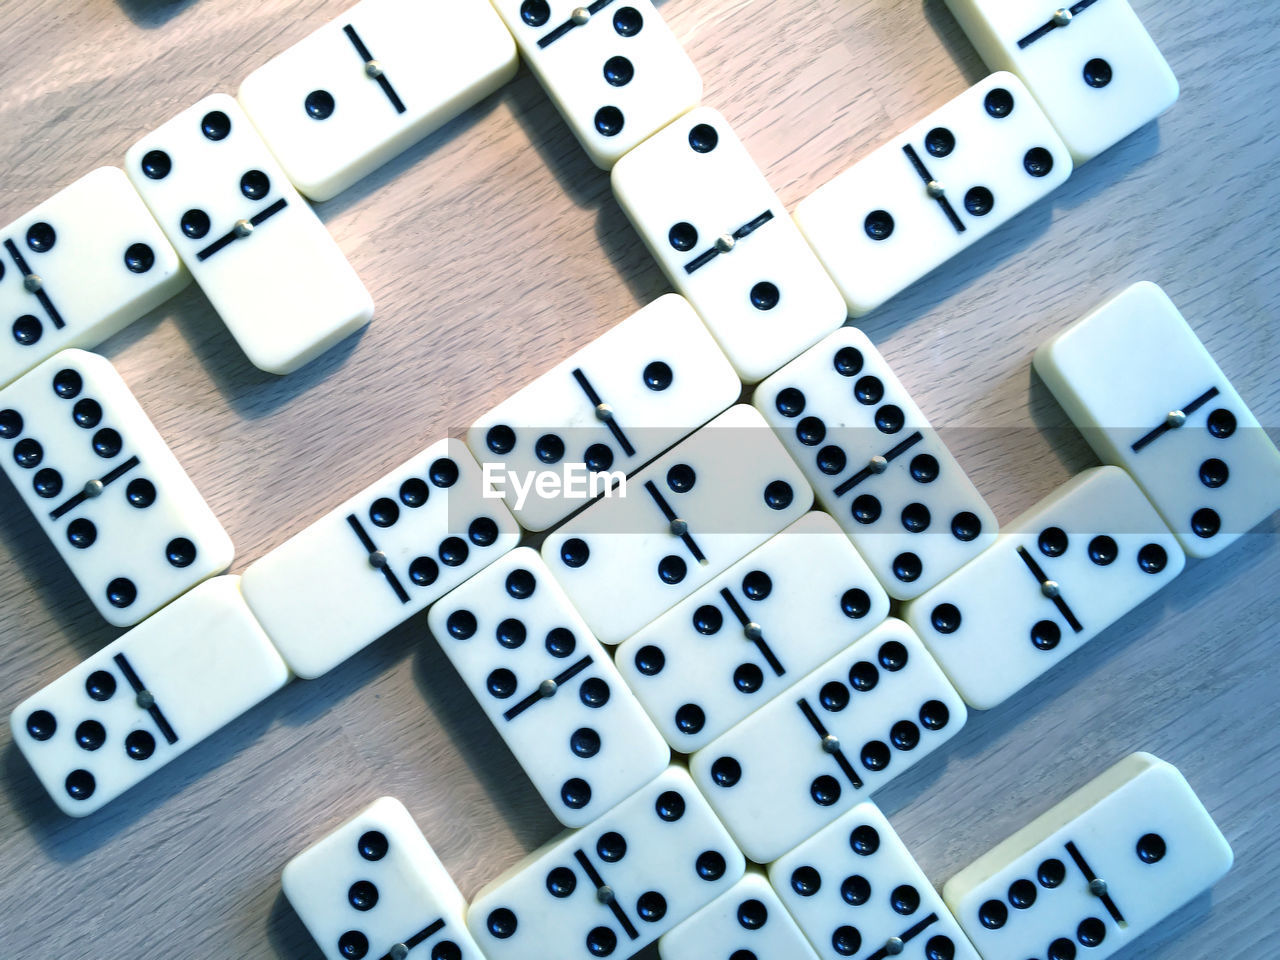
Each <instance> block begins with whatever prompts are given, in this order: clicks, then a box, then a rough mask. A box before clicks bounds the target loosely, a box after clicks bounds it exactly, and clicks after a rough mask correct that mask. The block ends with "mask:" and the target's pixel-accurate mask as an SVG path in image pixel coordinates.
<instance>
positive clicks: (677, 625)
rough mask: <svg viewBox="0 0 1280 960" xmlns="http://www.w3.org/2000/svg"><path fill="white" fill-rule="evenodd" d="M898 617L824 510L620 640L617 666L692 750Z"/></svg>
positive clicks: (665, 730) (684, 748)
mask: <svg viewBox="0 0 1280 960" xmlns="http://www.w3.org/2000/svg"><path fill="white" fill-rule="evenodd" d="M888 615H889V597H888V595H887V594H886V593H885V592H884V588H883V587H881V586H880V584H879V583H878V582H877V581H876V578H875V576H874V575H873V574H872V573H871V571H870V570H869V569H867V565H866V563H865V561H863V559H862V558H861V557H860V556H858V552H857V551H856V550H855V549H854V548H853V545H852V544H851V543H850V542H849V539H848V538H847V537H846V536H845V535H844V534H843V533H841V531H840V528H839V527H837V526H836V523H835V521H834V520H832V519H831V518H830V517H829V516H827V514H825V513H821V512H819V511H813V512H811V513H807V514H805V515H804V516H803V517H801V518H800V519H799V520H797V521H796V522H795V523H793V524H791V526H789V527H787V528H786V529H785V530H783V531H782V532H781V533H779V534H777V535H776V536H774V537H773V538H771V539H770V540H768V541H766V542H765V543H764V544H763V545H761V546H759V547H757V548H756V549H755V550H753V551H751V553H749V554H747V555H746V556H745V557H743V558H742V559H741V560H739V561H738V562H737V563H735V564H734V565H733V566H731V567H730V568H729V569H728V570H726V571H725V572H724V573H722V574H721V575H720V576H718V577H716V578H715V579H714V580H712V581H711V582H710V583H708V584H707V585H706V586H704V587H702V588H701V589H699V590H697V591H696V592H695V593H694V594H692V595H691V596H689V597H688V598H686V599H685V600H682V601H681V602H680V603H678V604H676V605H675V606H674V607H672V608H671V609H670V610H668V611H667V612H666V613H664V614H663V615H662V616H660V617H659V618H658V619H657V620H655V621H654V622H653V623H651V624H649V626H647V627H645V628H644V629H643V630H641V631H640V632H639V633H637V634H636V635H635V636H633V637H632V638H631V639H630V640H628V641H626V642H625V643H624V644H622V645H621V646H620V647H618V650H617V661H618V669H619V670H620V671H621V673H622V677H623V679H624V680H626V681H627V683H628V684H630V686H631V688H632V689H633V690H634V691H635V692H636V696H637V697H639V698H640V702H641V703H643V704H644V706H645V709H646V710H648V711H649V715H650V716H652V717H653V720H654V722H655V723H656V724H657V725H658V729H660V730H661V731H662V735H663V736H664V737H666V738H667V742H668V743H670V744H671V746H672V747H674V748H675V749H676V750H679V751H680V752H681V753H692V752H693V751H695V750H697V749H698V748H699V747H703V746H705V745H706V744H708V743H710V742H711V741H712V740H714V739H715V738H716V737H718V736H720V734H722V733H724V732H725V731H726V730H728V729H729V728H730V727H732V726H733V725H734V724H736V723H737V722H738V721H740V720H742V719H743V718H744V717H746V716H747V715H748V714H750V713H751V712H752V711H754V710H757V709H759V708H760V707H762V706H764V705H765V704H766V703H768V702H769V701H770V700H772V699H773V698H774V697H776V696H779V695H780V694H781V693H782V692H783V691H784V690H786V689H787V688H788V687H790V686H791V685H792V684H793V683H795V682H796V681H797V680H799V679H800V678H801V677H803V676H804V675H805V674H807V673H809V671H811V670H813V669H814V668H815V667H817V666H818V665H820V664H822V663H824V662H825V661H827V660H828V659H830V658H831V657H833V656H835V655H836V654H837V653H839V652H840V651H841V650H843V649H845V648H846V647H848V646H849V645H850V644H851V643H853V641H855V640H857V639H858V638H859V637H861V636H862V635H863V634H865V633H867V632H868V631H869V630H871V629H872V628H873V627H876V626H878V625H879V624H880V623H881V622H882V621H883V620H884V619H885V617H887V616H888Z"/></svg>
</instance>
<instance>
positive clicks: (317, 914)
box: [280, 797, 484, 960]
mask: <svg viewBox="0 0 1280 960" xmlns="http://www.w3.org/2000/svg"><path fill="white" fill-rule="evenodd" d="M280 886H281V887H282V888H283V890H284V895H285V897H286V898H288V900H289V903H290V905H291V906H292V907H293V909H294V912H296V913H297V914H298V917H299V919H301V920H302V923H303V926H305V927H306V928H307V932H308V933H310V934H311V936H312V938H313V939H314V940H315V942H316V944H317V945H318V946H319V947H320V950H321V952H323V953H324V956H325V960H364V958H366V957H367V958H369V960H374V958H377V957H386V958H390V957H408V956H409V955H410V953H413V954H414V958H415V960H417V958H418V957H424V958H425V957H430V958H432V960H484V958H483V956H482V955H481V953H480V950H479V948H478V947H477V946H476V945H475V941H474V940H472V939H471V934H470V933H468V932H467V927H466V923H465V917H466V908H467V903H466V900H464V899H463V897H462V894H461V893H460V892H459V891H458V888H457V886H456V885H455V884H454V882H453V879H452V878H451V877H450V876H449V874H448V872H446V870H445V868H444V864H442V863H441V862H440V858H439V857H438V856H436V852H435V851H434V850H432V849H431V844H429V843H428V842H427V838H426V837H424V836H423V835H422V831H421V830H419V829H418V825H417V824H416V823H415V822H414V820H413V816H412V815H411V814H410V813H409V811H408V810H406V809H405V808H404V804H402V803H401V802H400V801H399V800H396V799H395V798H393V797H382V798H381V799H378V800H375V801H374V802H373V803H371V804H370V805H369V806H368V807H366V808H365V809H364V810H362V811H360V813H358V814H356V816H354V817H352V818H351V819H350V820H348V821H347V822H346V823H344V824H342V825H341V826H340V827H338V828H337V829H336V830H334V831H333V832H332V833H330V834H329V835H328V836H326V837H323V838H321V839H320V840H318V841H316V842H315V843H314V844H312V845H311V846H310V847H308V848H307V849H306V850H304V851H302V853H300V854H298V855H297V856H296V857H294V858H293V859H292V860H290V861H289V862H288V863H287V864H285V868H284V872H283V873H282V874H281V877H280ZM419 947H421V948H422V949H421V950H419V949H418V948H419Z"/></svg>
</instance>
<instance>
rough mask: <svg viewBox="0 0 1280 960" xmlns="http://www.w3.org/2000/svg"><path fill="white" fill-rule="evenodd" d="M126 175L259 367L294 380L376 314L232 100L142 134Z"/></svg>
mask: <svg viewBox="0 0 1280 960" xmlns="http://www.w3.org/2000/svg"><path fill="white" fill-rule="evenodd" d="M125 172H126V173H128V175H129V179H130V180H132V181H133V185H134V186H135V187H137V189H138V192H139V193H140V194H142V199H143V200H145V201H146V203H147V206H148V207H150V208H151V212H152V213H153V214H155V217H156V220H157V221H158V222H159V224H160V228H161V229H162V230H163V231H164V232H165V235H166V236H167V237H168V238H169V240H170V242H171V243H172V244H173V245H174V247H175V248H176V249H177V251H178V255H179V256H180V257H182V262H183V263H185V264H186V265H187V267H188V269H190V271H191V274H192V276H194V277H195V279H196V283H198V284H200V288H201V289H202V290H203V291H204V292H205V295H206V296H207V297H208V298H209V301H210V303H212V304H213V308H214V309H215V310H216V311H217V312H218V315H219V316H220V317H221V318H222V320H223V322H224V323H225V324H226V325H227V328H228V329H229V330H230V331H231V335H232V336H233V337H235V338H236V342H237V343H239V344H240V347H241V349H242V350H244V352H245V355H246V356H247V357H248V358H249V360H250V361H251V362H252V363H253V365H254V366H256V367H258V368H260V369H262V370H266V371H268V372H269V373H278V374H284V373H290V372H292V371H293V370H296V369H297V368H298V367H300V366H302V365H303V364H304V363H306V362H308V361H309V360H312V359H314V358H315V357H317V356H319V355H320V354H321V353H323V352H324V351H325V350H327V349H329V347H331V346H333V345H334V344H336V343H337V342H338V341H339V340H342V339H343V338H344V337H346V336H348V335H349V334H352V333H354V332H355V331H356V330H358V329H360V328H361V327H362V326H364V325H365V324H366V323H368V322H369V318H370V317H372V316H373V301H372V300H371V299H370V297H369V293H368V291H367V290H365V288H364V286H363V285H362V284H361V283H360V278H359V277H357V276H356V274H355V271H354V270H352V269H351V264H349V263H348V262H347V260H346V258H345V257H344V256H343V255H342V251H341V250H339V249H338V245H337V244H336V243H334V242H333V238H332V237H330V236H329V233H328V231H327V230H326V229H325V227H324V224H322V223H321V222H320V220H319V218H318V217H317V216H316V215H315V213H313V212H312V210H311V208H310V207H309V206H307V203H306V201H304V200H303V199H302V197H301V196H299V194H298V192H297V191H296V190H295V189H294V188H293V185H292V184H291V183H290V182H289V179H288V177H286V176H285V173H284V171H283V170H282V169H281V168H280V164H279V163H278V162H277V161H276V160H275V158H274V157H273V156H272V155H271V151H270V150H268V149H267V145H266V144H265V143H263V142H262V138H261V137H260V136H259V135H258V132H257V131H256V130H255V129H254V128H253V124H251V123H250V122H249V118H248V117H247V116H245V113H244V111H243V110H242V109H241V108H240V105H239V104H238V103H236V101H235V99H234V98H232V97H229V96H227V95H226V94H222V93H218V94H214V95H213V96H210V97H205V99H203V100H201V101H200V102H199V103H197V104H195V105H194V106H191V107H188V108H187V109H186V110H184V111H182V113H180V114H178V115H177V116H176V117H174V118H173V119H172V120H170V121H169V122H168V123H166V124H164V125H163V126H162V127H160V128H159V129H157V130H154V131H152V132H151V133H149V134H147V135H146V136H145V137H143V138H142V139H141V140H140V141H138V142H137V143H135V144H134V145H133V146H132V147H130V148H129V151H128V153H127V154H125Z"/></svg>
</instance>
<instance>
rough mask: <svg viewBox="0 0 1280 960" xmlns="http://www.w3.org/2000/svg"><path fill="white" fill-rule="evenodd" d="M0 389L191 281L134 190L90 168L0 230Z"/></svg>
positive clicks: (112, 170) (118, 177)
mask: <svg viewBox="0 0 1280 960" xmlns="http://www.w3.org/2000/svg"><path fill="white" fill-rule="evenodd" d="M0 248H2V249H0V323H3V324H4V325H5V326H6V327H7V328H8V329H7V331H5V332H4V334H3V335H0V386H3V385H4V384H6V383H9V382H10V381H12V380H13V379H14V378H16V377H17V376H19V375H20V374H22V373H24V372H25V371H27V370H30V369H31V368H32V367H34V366H36V364H38V363H40V362H42V361H44V360H46V359H47V358H49V357H51V356H53V354H55V353H57V352H58V351H59V350H63V349H66V348H67V347H93V346H96V345H97V344H99V343H101V342H102V341H103V340H105V339H107V337H109V336H111V335H112V334H114V333H116V332H117V331H118V330H120V329H122V328H123V327H125V326H127V325H128V324H130V323H132V322H133V321H134V320H136V319H138V318H139V317H141V316H142V315H143V314H145V313H146V312H147V311H149V310H151V309H152V308H154V307H157V306H159V305H160V304H161V303H163V302H164V301H165V300H168V299H169V298H170V297H172V296H173V295H174V294H176V293H177V292H178V291H179V290H181V289H182V288H183V287H185V286H186V285H187V284H188V283H190V282H191V275H190V274H189V273H188V272H187V270H186V268H185V267H184V266H183V265H182V261H180V260H179V259H178V254H177V252H176V251H175V250H174V249H173V247H172V246H171V245H170V243H169V241H168V240H167V239H165V235H164V234H163V233H162V232H161V231H160V227H159V226H157V225H156V222H155V219H154V218H153V217H152V216H151V211H150V210H148V209H147V206H146V204H144V203H143V202H142V198H141V197H139V196H138V191H136V190H135V189H133V185H132V184H130V183H129V178H128V177H126V176H125V175H124V171H123V170H121V169H120V168H118V167H99V168H98V169H97V170H94V171H93V172H92V173H87V174H85V175H84V176H83V177H81V178H80V179H79V180H77V181H75V182H74V183H72V184H70V185H69V186H67V187H64V188H63V189H61V190H59V191H58V192H57V193H55V194H54V195H53V196H52V197H50V198H49V199H48V200H46V201H44V202H43V203H41V204H40V205H39V206H37V207H35V208H34V209H33V210H31V211H29V212H28V213H26V214H24V215H23V216H21V217H19V218H18V219H17V220H15V221H13V222H12V223H10V224H9V225H8V226H6V227H5V228H4V229H3V230H0Z"/></svg>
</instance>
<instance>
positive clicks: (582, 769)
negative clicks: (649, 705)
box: [427, 547, 671, 827]
mask: <svg viewBox="0 0 1280 960" xmlns="http://www.w3.org/2000/svg"><path fill="white" fill-rule="evenodd" d="M427 623H428V624H429V625H430V627H431V633H432V635H434V636H435V638H436V640H437V641H438V642H439V644H440V648H441V649H442V650H444V652H445V655H446V656H448V658H449V659H450V660H451V661H452V662H453V665H454V666H455V667H456V668H457V669H458V672H459V673H460V674H462V679H463V681H464V682H465V683H466V685H467V687H468V688H469V689H470V690H471V692H472V693H473V694H475V697H476V700H477V701H479V703H480V706H481V708H482V709H483V710H484V712H485V714H486V715H487V716H488V717H489V720H490V722H492V723H493V725H494V727H495V728H496V729H497V731H498V733H499V734H500V735H501V736H502V739H503V740H504V741H506V744H507V746H509V747H510V748H511V752H512V753H514V754H515V756H516V759H517V760H518V761H519V762H520V766H522V767H523V768H524V771H525V773H527V774H528V775H529V779H530V780H532V781H533V784H534V786H535V787H537V789H538V792H539V793H540V794H541V795H542V799H543V800H545V801H546V803H547V806H549V807H550V808H551V812H552V813H554V814H555V815H556V818H557V819H559V820H560V822H561V823H563V824H564V825H565V826H569V827H579V826H582V825H584V824H586V823H589V822H591V821H592V820H594V819H596V817H598V816H600V815H601V814H602V813H604V812H605V811H607V810H609V809H610V808H611V807H614V806H616V805H617V804H618V803H619V802H620V801H622V800H624V799H626V798H627V797H629V796H630V795H631V794H632V793H634V792H635V791H636V790H638V789H640V787H642V786H644V784H646V783H648V782H649V781H650V780H652V779H653V778H654V777H656V776H657V775H658V774H659V773H661V772H662V771H663V770H664V769H665V768H666V766H667V764H668V763H669V762H670V761H671V753H670V751H669V750H668V749H667V745H666V744H665V743H664V742H663V740H662V737H661V736H660V735H659V734H658V731H657V730H656V729H655V728H654V726H653V724H652V723H651V722H650V721H649V718H648V717H647V716H645V712H644V709H643V708H642V707H641V706H640V704H639V703H638V702H637V701H636V698H635V696H634V695H633V694H632V693H631V691H630V690H628V689H627V686H626V684H624V683H623V682H622V677H620V676H619V675H618V671H617V669H616V668H615V667H614V665H613V660H612V659H610V657H609V655H608V654H607V653H605V650H604V647H602V646H601V645H600V641H599V640H597V639H596V638H595V637H593V636H592V635H591V631H590V629H588V627H587V625H586V624H585V623H584V622H583V620H582V617H581V616H580V615H579V614H578V612H577V611H576V610H574V609H573V606H572V604H570V603H569V598H568V597H567V596H565V594H564V591H563V590H562V589H561V588H560V586H559V585H558V584H557V583H556V581H555V578H554V577H552V576H551V571H550V570H548V569H547V566H546V564H545V563H543V562H542V558H541V557H539V556H538V552H537V551H536V550H532V549H530V548H529V547H520V548H518V549H516V550H513V551H512V552H511V553H508V554H507V555H506V556H505V557H502V558H501V559H499V560H497V561H495V562H494V563H492V564H491V565H490V566H488V567H487V568H486V569H484V570H482V571H481V572H480V573H478V574H476V575H475V576H474V577H472V578H471V579H470V580H468V581H467V582H466V583H464V584H463V585H462V586H460V587H458V588H457V589H456V590H454V591H453V592H452V593H450V594H448V595H447V596H445V597H444V598H443V599H442V600H441V601H440V602H439V603H437V604H436V605H435V606H433V607H432V608H431V613H430V615H429V616H428V618H427Z"/></svg>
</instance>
